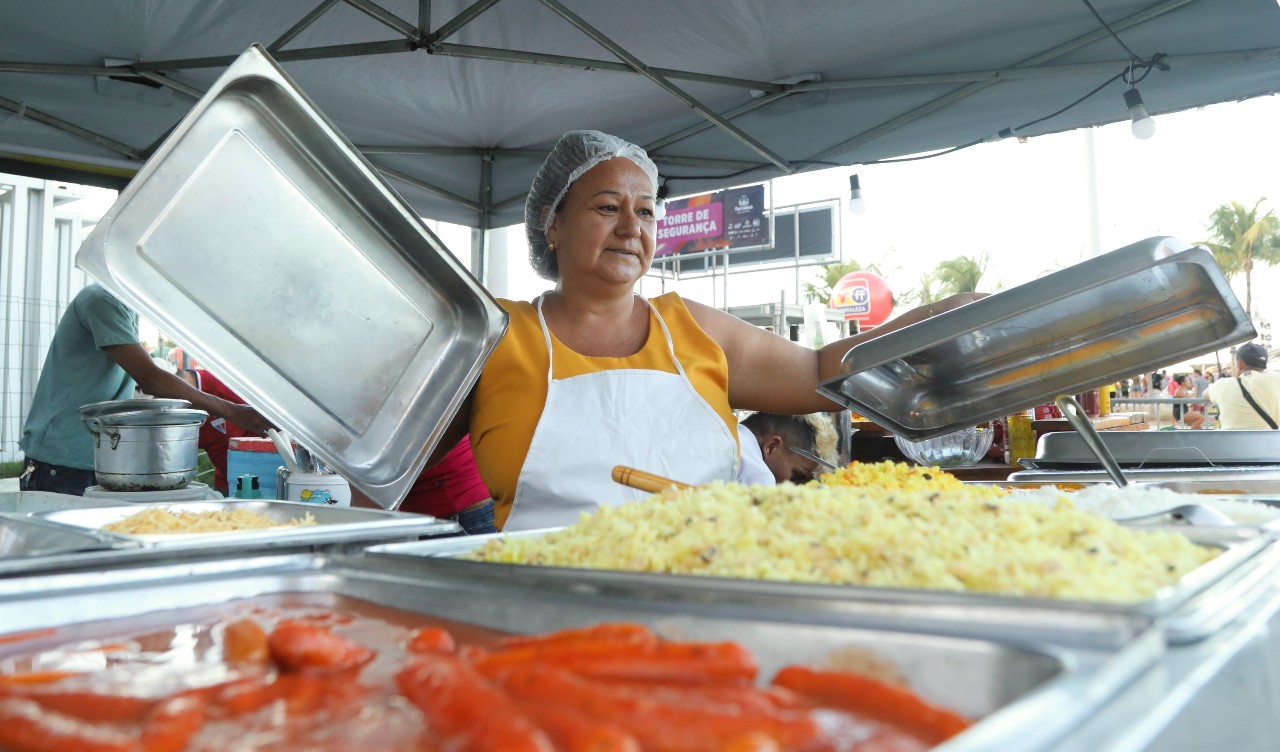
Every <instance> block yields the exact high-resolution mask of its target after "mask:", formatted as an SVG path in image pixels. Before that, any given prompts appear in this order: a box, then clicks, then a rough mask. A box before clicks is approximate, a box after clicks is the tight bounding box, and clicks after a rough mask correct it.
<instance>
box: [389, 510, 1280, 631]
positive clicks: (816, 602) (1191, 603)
mask: <svg viewBox="0 0 1280 752" xmlns="http://www.w3.org/2000/svg"><path fill="white" fill-rule="evenodd" d="M558 529H560V528H547V529H543V530H529V531H523V532H520V533H512V534H511V535H512V536H513V537H515V536H519V537H538V536H542V535H546V534H547V533H550V532H554V531H555V530H558ZM1145 529H1151V530H1160V529H1166V530H1173V531H1176V532H1179V533H1183V534H1185V535H1186V536H1187V537H1188V538H1190V539H1191V540H1192V541H1194V542H1196V543H1200V544H1203V545H1211V546H1218V547H1221V548H1223V549H1224V550H1223V553H1222V554H1220V555H1219V556H1217V557H1216V558H1214V559H1213V560H1212V561H1209V562H1206V563H1205V564H1203V565H1201V566H1200V567H1198V568H1197V569H1195V570H1193V571H1192V572H1189V573H1188V574H1187V575H1186V576H1184V577H1183V578H1182V580H1180V581H1179V582H1178V583H1177V584H1175V585H1172V586H1169V587H1165V588H1162V589H1161V590H1160V591H1159V592H1158V593H1157V594H1156V595H1155V596H1153V597H1152V598H1150V599H1148V600H1146V601H1142V602H1139V603H1134V604H1116V603H1098V602H1089V601H1076V600H1066V599H1059V598H1034V597H1020V596H1006V595H989V594H983V593H956V592H950V591H943V590H909V589H903V588H878V587H865V586H856V585H828V584H818V583H800V582H782V581H770V580H747V579H736V578H727V577H706V576H699V575H680V574H658V573H649V572H626V571H617V570H602V569H579V568H572V567H548V566H536V565H521V564H497V563H490V562H479V561H469V560H465V559H461V558H459V557H460V556H462V555H463V554H465V553H468V552H470V551H472V550H475V549H477V548H479V547H480V546H482V545H484V544H485V543H487V542H488V541H489V540H492V539H495V538H499V537H501V535H502V534H501V533H499V534H497V535H477V536H469V537H460V538H448V539H438V540H429V541H415V542H409V543H393V544H386V545H380V546H373V547H370V548H368V549H366V551H367V552H368V554H369V555H371V556H397V557H405V556H418V557H426V558H427V559H428V560H429V562H430V564H429V566H430V567H431V568H432V569H433V570H434V569H435V568H439V569H441V570H443V571H446V572H450V573H457V574H458V576H460V577H470V578H473V579H475V580H477V581H481V580H484V581H488V580H494V581H504V582H515V583H524V584H525V585H527V586H529V587H546V588H550V587H558V588H563V589H566V590H571V591H573V592H593V593H621V594H633V595H642V594H646V593H659V594H661V595H662V597H664V598H670V599H676V600H682V601H685V600H697V601H711V602H717V603H724V604H729V603H739V602H744V601H749V602H769V603H772V604H776V605H778V606H779V607H783V608H787V609H792V610H794V611H796V612H797V613H799V612H806V613H821V614H823V615H824V617H825V618H829V619H833V620H836V621H839V620H841V619H842V618H845V617H846V616H848V615H850V614H856V615H857V618H858V619H859V620H861V621H862V623H866V621H865V620H868V619H873V620H874V619H882V620H884V621H883V623H890V624H896V623H899V622H909V623H913V624H917V625H920V626H921V628H933V629H945V630H948V631H949V632H951V633H955V634H965V635H970V636H992V635H995V636H998V637H1001V638H1004V639H1032V640H1042V641H1048V642H1052V643H1054V644H1059V645H1069V646H1075V645H1084V646H1087V647H1093V648H1113V647H1115V646H1117V645H1122V644H1124V643H1125V642H1126V641H1127V640H1129V639H1132V637H1133V636H1134V635H1135V634H1137V633H1138V632H1139V631H1141V630H1142V629H1143V628H1145V627H1146V625H1148V624H1150V623H1152V622H1154V621H1156V620H1157V619H1165V620H1167V619H1169V618H1172V617H1173V616H1174V615H1175V614H1176V615H1177V616H1178V617H1179V618H1180V619H1182V622H1180V623H1185V624H1189V625H1190V624H1193V623H1198V622H1197V621H1196V620H1197V619H1198V618H1199V617H1200V616H1201V615H1202V614H1204V613H1214V612H1218V611H1222V610H1223V609H1229V608H1233V607H1234V606H1236V605H1244V604H1237V603H1234V602H1232V601H1231V600H1229V599H1230V597H1232V596H1233V594H1237V593H1238V589H1235V588H1233V587H1232V586H1233V585H1235V584H1236V583H1237V581H1238V580H1239V579H1240V578H1241V577H1244V576H1246V575H1247V574H1248V573H1251V572H1252V571H1253V570H1254V569H1256V568H1258V567H1259V566H1264V567H1266V568H1267V569H1268V571H1269V572H1272V571H1273V570H1276V569H1280V564H1277V563H1275V562H1274V561H1272V560H1271V559H1268V558H1265V557H1260V556H1259V554H1261V553H1262V552H1263V551H1266V550H1268V549H1269V548H1270V547H1271V544H1272V534H1271V532H1270V531H1266V530H1261V529H1259V528H1255V527H1245V526H1239V527H1229V528H1210V527H1192V526H1178V527H1168V528H1160V527H1156V526H1152V527H1149V528H1145ZM1251 582H1252V581H1251ZM1166 636H1167V639H1168V640H1169V641H1170V642H1171V643H1183V642H1189V641H1194V640H1198V639H1202V638H1203V637H1205V636H1206V633H1205V632H1204V631H1203V630H1201V629H1191V628H1188V629H1182V630H1180V629H1176V628H1175V629H1173V630H1170V631H1169V632H1168V634H1167V635H1166Z"/></svg>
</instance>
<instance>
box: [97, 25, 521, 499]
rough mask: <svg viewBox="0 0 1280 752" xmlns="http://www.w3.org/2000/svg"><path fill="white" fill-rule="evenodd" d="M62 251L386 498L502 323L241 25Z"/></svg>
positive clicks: (409, 476)
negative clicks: (220, 67) (220, 69)
mask: <svg viewBox="0 0 1280 752" xmlns="http://www.w3.org/2000/svg"><path fill="white" fill-rule="evenodd" d="M76 263H77V264H78V265H79V266H80V267H82V268H83V269H85V270H86V271H88V272H89V273H91V274H93V275H94V276H95V277H97V278H98V279H99V281H101V282H102V284H103V286H105V287H106V288H108V289H109V290H111V291H112V292H113V293H115V294H116V295H118V296H119V297H120V298H121V299H122V300H123V301H124V302H126V303H128V304H129V305H131V306H133V307H134V308H135V309H137V311H138V312H139V313H140V314H142V315H143V316H145V317H146V318H148V319H150V320H151V321H153V322H155V323H156V324H157V325H159V326H160V328H161V329H163V330H165V331H166V332H169V333H170V334H171V335H172V336H173V337H174V338H175V339H177V340H179V341H181V342H183V343H184V344H185V345H186V346H188V347H189V348H190V349H191V350H193V351H196V352H198V353H199V354H200V356H201V359H202V360H203V361H205V362H206V363H207V364H208V366H209V368H210V369H211V370H213V371H215V372H217V374H218V376H219V378H221V379H222V380H223V381H225V382H226V383H227V385H228V386H229V387H231V388H232V389H233V390H235V391H236V392H237V393H239V394H240V396H242V397H244V398H245V399H246V400H247V401H248V402H249V403H250V404H252V405H253V406H254V407H256V408H258V410H259V411H261V412H262V413H263V414H264V415H266V416H267V417H268V418H270V419H271V420H272V421H273V422H275V423H276V424H278V425H279V426H282V427H284V428H287V429H289V431H291V432H292V433H293V436H294V437H295V438H296V439H297V440H298V441H299V442H300V443H301V444H302V445H304V446H306V447H307V448H308V449H310V450H312V451H313V452H315V453H316V454H317V455H319V457H320V458H322V459H323V460H324V461H325V463H326V464H327V465H328V466H329V467H330V468H331V469H332V470H334V471H335V472H337V473H338V474H339V475H342V476H343V477H345V478H347V479H348V480H349V481H351V483H352V485H354V486H355V487H357V488H359V489H360V490H361V491H363V492H364V493H365V494H366V495H368V496H369V498H371V499H373V500H374V501H375V502H376V503H378V504H379V505H380V506H382V507H384V508H395V507H397V506H398V505H399V503H400V501H401V500H402V499H403V498H404V496H405V494H406V493H407V492H408V489H409V487H410V486H411V485H412V483H413V481H414V480H415V479H416V478H417V475H418V473H419V471H420V470H421V469H422V467H423V465H424V464H425V462H426V460H427V457H428V456H429V455H430V453H431V451H432V450H433V449H434V447H435V445H436V444H437V443H438V442H439V440H440V438H441V435H442V433H443V431H444V429H445V427H446V426H447V425H448V423H449V421H450V419H451V418H452V417H453V415H454V414H455V413H456V412H457V410H458V408H459V407H460V406H461V403H462V400H463V399H464V398H465V397H466V395H467V392H468V391H469V389H470V387H471V386H472V384H474V383H475V380H476V379H477V378H478V377H479V374H480V370H481V367H482V366H483V364H484V361H485V360H486V359H487V358H488V356H489V353H490V352H491V351H492V349H493V347H494V346H495V345H496V344H497V342H498V340H499V338H500V337H501V336H502V334H503V332H504V331H505V330H506V325H507V316H506V313H505V312H504V311H503V310H502V309H501V307H500V306H498V304H497V301H495V300H494V299H493V298H492V297H491V296H490V295H489V294H488V293H487V292H486V291H485V290H484V288H483V287H482V286H481V285H480V283H479V282H477V281H476V280H475V279H474V278H473V277H471V275H470V274H469V273H468V272H467V271H466V269H465V268H463V267H462V265H461V264H460V263H459V262H458V261H457V260H456V259H455V258H454V257H453V255H452V254H451V253H450V252H449V251H448V249H446V248H445V247H444V246H443V245H442V244H441V243H440V241H439V240H437V239H436V237H435V236H434V235H432V234H431V232H430V231H429V230H427V228H426V227H425V226H424V225H423V223H422V221H421V220H420V219H419V218H418V217H417V216H416V215H415V214H414V212H413V210H412V209H411V208H410V207H409V206H408V205H407V204H406V203H405V202H404V201H403V200H402V199H401V198H400V197H399V196H398V195H397V194H396V193H395V192H394V191H393V190H392V189H391V188H390V187H389V186H388V185H387V184H386V182H385V181H384V180H383V179H382V178H381V176H380V175H379V174H378V172H377V170H376V169H374V168H373V167H372V166H371V165H370V164H369V163H368V162H367V161H366V160H365V159H364V157H363V156H362V155H361V154H360V153H359V152H358V151H357V150H356V149H355V148H354V147H353V146H352V145H351V144H350V143H349V142H348V141H347V140H346V139H345V138H344V137H343V136H342V135H341V134H340V133H339V132H338V131H337V129H336V128H335V127H334V126H333V124H332V123H331V122H329V121H328V120H327V119H326V118H325V117H324V116H323V115H322V114H321V113H320V112H319V110H318V109H317V108H316V107H315V105H314V104H313V103H312V102H311V101H310V100H309V99H307V97H306V96H305V95H304V94H303V93H302V92H301V91H300V90H299V89H298V88H297V86H296V85H295V84H294V83H293V81H291V80H290V79H289V78H288V76H286V75H285V73H284V71H283V70H281V69H280V68H279V67H278V66H277V65H276V64H275V63H274V61H272V60H271V58H270V57H269V56H268V55H267V54H266V52H265V51H264V50H263V49H262V48H261V47H258V46H256V45H255V46H254V47H252V48H250V49H249V50H248V51H247V52H245V53H244V54H243V55H241V56H240V58H239V59H238V60H237V61H236V62H235V63H234V64H232V65H231V66H230V67H229V68H228V69H227V70H226V72H225V73H223V75H222V76H221V77H220V78H219V79H218V80H217V82H216V83H215V84H214V85H213V87H212V88H211V89H210V90H209V92H208V93H207V94H206V95H205V96H204V97H203V98H202V99H201V100H200V102H198V103H197V104H196V106H195V108H193V109H192V110H191V112H190V113H189V114H188V115H187V117H186V118H184V119H183V120H182V122H181V123H179V125H178V126H177V128H175V129H174V131H173V133H172V134H171V135H170V136H169V138H167V139H166V140H165V142H164V144H163V145H162V146H161V147H160V149H159V150H158V151H157V152H156V153H155V155H154V156H152V157H151V159H150V160H148V161H147V163H146V165H144V166H143V168H142V170H141V171H140V172H139V173H138V175H137V176H136V177H135V178H134V179H133V180H132V181H131V182H130V183H129V186H128V187H127V188H126V189H125V190H124V192H123V193H122V194H121V195H120V198H119V200H117V201H116V203H115V205H114V206H112V207H111V209H110V210H109V211H108V213H107V215H106V216H105V217H103V218H102V220H101V221H100V222H99V223H98V225H97V227H96V228H95V229H94V230H93V232H92V233H91V234H90V236H89V238H88V239H87V240H86V241H85V243H84V245H83V246H82V248H81V250H80V252H79V254H78V256H77V258H76Z"/></svg>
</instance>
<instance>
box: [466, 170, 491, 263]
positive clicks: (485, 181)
mask: <svg viewBox="0 0 1280 752" xmlns="http://www.w3.org/2000/svg"><path fill="white" fill-rule="evenodd" d="M479 199H480V222H479V225H480V227H479V229H478V230H477V231H476V232H473V233H471V273H472V274H474V275H475V278H476V279H478V280H480V284H482V285H484V286H485V287H488V286H489V282H490V280H489V259H488V252H489V242H488V240H489V229H490V227H491V225H492V224H493V213H492V211H493V210H492V205H493V155H492V154H483V155H481V156H480V196H479Z"/></svg>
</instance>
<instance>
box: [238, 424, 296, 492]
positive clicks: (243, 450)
mask: <svg viewBox="0 0 1280 752" xmlns="http://www.w3.org/2000/svg"><path fill="white" fill-rule="evenodd" d="M283 464H284V462H283V461H282V460H281V459H280V453H279V452H277V451H276V445H275V444H273V443H272V442H271V439H260V438H257V437H255V436H244V437H237V438H232V439H229V440H228V441H227V478H228V480H229V481H230V483H231V490H232V491H233V492H234V491H235V483H236V479H237V478H239V477H240V476H242V475H256V476H258V478H260V479H261V478H274V477H276V468H278V467H280V466H281V465H283ZM274 489H275V486H274V485H273V484H272V483H267V484H266V488H265V489H263V490H262V498H264V499H274V498H276V494H275V490H274Z"/></svg>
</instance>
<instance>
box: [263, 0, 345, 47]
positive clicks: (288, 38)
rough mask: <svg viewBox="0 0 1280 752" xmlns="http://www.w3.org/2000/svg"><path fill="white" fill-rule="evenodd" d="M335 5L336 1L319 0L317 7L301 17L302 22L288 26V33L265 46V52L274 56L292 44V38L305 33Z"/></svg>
mask: <svg viewBox="0 0 1280 752" xmlns="http://www.w3.org/2000/svg"><path fill="white" fill-rule="evenodd" d="M337 4H338V0H321V3H320V4H319V5H317V6H316V7H315V8H314V9H313V10H312V11H311V12H310V13H308V14H307V15H305V16H303V17H302V20H300V21H298V22H297V23H296V24H294V25H293V26H290V27H289V30H288V31H286V32H285V33H283V34H281V35H280V36H279V37H277V38H276V41H274V42H272V43H271V44H269V45H267V52H270V53H271V54H272V55H275V54H276V52H277V51H278V50H279V49H280V48H281V47H283V46H285V45H286V44H288V43H290V42H292V41H293V39H294V37H296V36H298V35H299V34H301V33H302V32H304V31H306V29H307V27H308V26H310V25H311V24H313V23H315V22H316V20H318V19H319V18H320V16H323V15H324V14H325V13H326V12H328V10H329V9H330V8H332V7H333V6H335V5H337Z"/></svg>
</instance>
